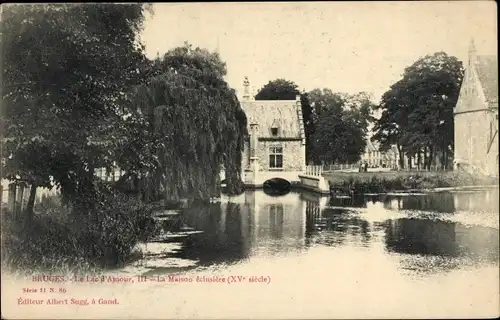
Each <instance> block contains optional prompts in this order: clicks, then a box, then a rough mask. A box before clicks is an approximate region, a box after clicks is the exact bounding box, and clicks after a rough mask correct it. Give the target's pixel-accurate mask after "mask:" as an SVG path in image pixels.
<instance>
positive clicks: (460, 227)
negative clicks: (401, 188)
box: [41, 188, 499, 319]
mask: <svg viewBox="0 0 500 320" xmlns="http://www.w3.org/2000/svg"><path fill="white" fill-rule="evenodd" d="M498 200H499V193H498V188H497V189H492V190H487V191H485V190H483V191H467V192H465V191H461V192H443V193H434V194H413V195H367V196H363V197H357V198H355V199H330V198H329V197H320V196H318V195H315V194H309V193H304V192H290V193H289V194H287V195H284V196H278V197H276V196H269V195H266V194H265V193H264V192H263V191H261V190H257V191H247V192H245V193H244V194H242V195H240V196H235V197H223V198H222V199H221V202H220V203H213V204H211V205H209V206H207V205H205V206H193V207H190V208H187V209H184V210H183V211H182V212H181V214H180V216H179V220H178V222H180V226H181V227H182V228H183V230H184V231H183V232H181V233H170V232H167V231H166V232H165V233H164V234H163V236H162V237H161V239H156V241H154V239H152V240H151V241H150V242H149V243H148V244H147V245H144V246H143V249H144V251H145V252H146V258H145V259H143V260H141V261H138V262H135V263H134V264H132V265H130V266H127V267H126V268H123V269H121V270H118V271H116V270H115V271H110V272H111V273H120V274H122V275H123V274H125V275H132V276H137V275H142V276H145V278H144V279H146V278H147V279H148V281H146V282H143V283H142V282H141V283H136V284H134V285H130V284H123V285H121V284H116V285H112V286H109V285H108V286H106V285H104V284H101V285H100V286H98V285H97V284H92V285H87V286H86V287H84V286H80V287H78V289H76V288H74V289H72V290H73V291H74V292H78V293H80V294H85V295H86V296H92V295H96V293H99V294H100V295H104V296H106V297H113V298H118V299H119V300H120V301H121V302H120V305H117V306H113V307H109V308H102V307H101V308H100V309H99V308H97V307H95V308H94V307H93V306H89V307H87V308H83V309H81V310H80V309H76V311H75V308H73V309H71V308H70V307H68V314H69V312H72V313H71V315H72V316H73V317H75V316H78V317H81V318H88V317H89V316H90V315H94V316H95V315H99V316H100V317H106V318H107V317H108V316H109V317H111V316H112V317H115V316H118V315H119V316H120V317H128V318H143V319H146V318H147V319H152V318H359V317H365V318H421V317H445V318H450V317H451V318H453V317H479V316H481V317H484V316H488V317H494V316H498V315H499V270H498V267H499V204H498ZM168 275H176V277H177V278H175V277H173V278H170V280H169V278H168ZM203 277H204V278H203ZM174 278H175V279H177V280H175V279H174ZM162 279H163V280H165V281H163V280H162ZM189 279H191V282H190V281H189ZM200 279H201V280H202V281H201V282H200V281H199V280H200ZM220 279H225V280H226V282H225V283H222V282H220ZM230 280H232V281H233V282H232V283H231V284H228V282H227V281H230ZM251 280H253V281H251ZM85 288H86V289H85ZM97 288H98V289H97ZM85 290H87V291H85ZM92 308H94V309H92ZM51 310H53V311H51ZM55 310H56V309H50V308H45V309H44V310H43V313H44V314H45V315H47V316H50V315H51V312H52V313H54V314H53V315H54V316H57V317H60V316H62V315H63V314H65V313H64V310H65V309H61V308H59V309H57V312H56V311H55ZM41 312H42V311H41ZM75 312H76V313H75Z"/></svg>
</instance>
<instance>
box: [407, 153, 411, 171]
mask: <svg viewBox="0 0 500 320" xmlns="http://www.w3.org/2000/svg"><path fill="white" fill-rule="evenodd" d="M411 158H412V156H410V155H408V169H409V170H411V168H412V166H411Z"/></svg>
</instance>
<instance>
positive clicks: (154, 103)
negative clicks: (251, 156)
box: [134, 44, 247, 200]
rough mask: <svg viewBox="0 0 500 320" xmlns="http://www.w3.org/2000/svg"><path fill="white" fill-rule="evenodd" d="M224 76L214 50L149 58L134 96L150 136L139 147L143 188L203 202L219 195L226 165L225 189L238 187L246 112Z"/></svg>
mask: <svg viewBox="0 0 500 320" xmlns="http://www.w3.org/2000/svg"><path fill="white" fill-rule="evenodd" d="M225 74H226V66H225V63H223V62H222V61H221V60H220V58H219V56H218V54H217V53H210V52H208V51H207V50H204V49H200V48H196V49H193V48H192V47H191V45H189V44H186V45H185V46H183V47H179V48H176V49H173V50H171V51H169V52H167V53H166V54H165V56H164V57H163V59H157V60H156V61H154V62H153V68H152V76H151V78H150V80H149V81H148V82H147V83H146V84H144V85H141V86H139V87H138V88H137V90H136V95H135V100H134V107H135V108H136V109H137V114H136V116H138V117H140V119H142V132H146V135H147V136H148V139H146V140H147V143H146V142H144V140H143V144H142V149H141V150H140V153H141V154H148V155H149V158H148V159H146V160H145V161H143V162H142V163H143V164H144V163H147V164H146V165H145V166H143V168H145V169H141V175H142V176H143V177H145V178H146V179H142V180H143V181H147V182H148V188H147V189H149V190H151V188H153V189H154V191H155V193H156V194H158V193H160V194H161V195H163V196H165V197H167V198H168V199H178V198H181V197H187V198H191V199H195V200H206V199H208V198H210V197H211V196H214V195H217V194H218V193H219V182H220V181H219V180H220V179H219V173H220V171H221V169H222V168H224V169H225V170H226V177H227V179H226V180H227V185H228V188H229V191H230V192H238V191H240V190H241V188H242V179H241V160H242V151H243V145H244V140H245V137H246V135H247V131H246V116H245V113H244V111H243V110H242V109H241V106H240V104H239V102H238V99H237V97H236V94H235V92H234V90H233V89H231V88H230V87H229V86H228V84H227V83H226V81H225V80H224V75H225ZM136 120H137V119H136Z"/></svg>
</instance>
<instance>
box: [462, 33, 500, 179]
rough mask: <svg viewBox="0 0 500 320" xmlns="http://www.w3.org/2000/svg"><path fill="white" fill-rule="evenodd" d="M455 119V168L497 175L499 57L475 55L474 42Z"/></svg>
mask: <svg viewBox="0 0 500 320" xmlns="http://www.w3.org/2000/svg"><path fill="white" fill-rule="evenodd" d="M454 119H455V153H454V155H455V159H454V164H455V168H457V167H469V168H472V169H477V170H479V171H481V172H482V173H485V174H488V175H493V176H498V59H497V56H485V55H477V53H476V49H475V46H474V42H473V41H471V43H470V47H469V59H468V63H467V66H466V69H465V75H464V79H463V81H462V86H461V89H460V95H459V98H458V101H457V104H456V106H455V110H454Z"/></svg>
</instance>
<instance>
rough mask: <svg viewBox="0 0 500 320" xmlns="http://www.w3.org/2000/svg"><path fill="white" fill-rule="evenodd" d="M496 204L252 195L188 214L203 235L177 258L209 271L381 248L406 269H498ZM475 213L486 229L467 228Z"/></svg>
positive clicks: (483, 198) (464, 198) (479, 198)
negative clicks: (313, 252)
mask: <svg viewBox="0 0 500 320" xmlns="http://www.w3.org/2000/svg"><path fill="white" fill-rule="evenodd" d="M495 196H496V198H495ZM491 199H498V189H497V190H496V191H495V190H493V191H491V192H490V191H488V192H481V193H475V194H471V193H436V194H430V195H404V196H396V195H376V196H364V197H353V198H350V199H347V198H345V199H328V198H322V197H319V196H317V195H314V194H309V193H297V192H290V193H289V194H286V195H283V196H279V197H274V196H269V195H266V194H265V193H264V192H262V191H246V192H245V193H244V194H243V195H240V196H236V197H231V198H226V199H223V201H222V202H221V203H215V204H210V205H206V204H205V205H193V206H191V207H189V208H186V209H184V210H183V212H182V214H181V216H182V224H183V227H186V226H187V227H190V228H193V229H195V230H201V231H203V232H202V233H198V234H193V235H189V236H186V237H184V238H182V239H181V240H179V241H181V245H182V249H181V250H179V251H177V252H176V253H175V254H172V256H173V257H178V258H183V259H189V260H195V261H198V266H208V265H214V264H220V263H234V262H239V261H243V260H245V261H248V260H250V261H251V259H252V258H254V257H257V256H260V257H272V256H275V255H281V254H299V253H300V252H303V251H304V250H308V248H311V247H316V246H320V247H321V246H322V247H342V248H352V250H374V248H375V247H377V248H378V249H377V250H379V249H380V248H382V250H379V251H377V252H379V253H380V254H381V255H388V256H394V257H397V259H399V263H400V264H401V265H403V267H404V268H408V269H410V268H420V269H422V270H434V269H436V268H438V267H437V266H438V265H441V266H446V268H455V267H457V266H460V265H464V264H471V263H480V262H481V261H487V262H488V263H491V262H493V263H494V262H495V261H496V260H498V256H499V243H498V237H499V232H498V226H497V227H495V225H494V224H493V225H484V223H483V224H481V223H482V222H484V219H481V217H487V216H490V218H491V219H492V221H493V222H494V221H495V220H496V221H498V202H495V201H491ZM327 205H328V206H327ZM495 210H496V211H495ZM462 211H466V212H465V213H464V214H463V215H462V216H461V215H460V214H457V212H462ZM391 212H392V213H397V215H396V217H394V214H391ZM473 212H480V213H479V217H480V218H479V220H478V221H479V222H481V223H479V224H471V225H469V226H467V225H466V223H465V222H466V221H465V222H464V221H462V220H460V219H465V220H467V219H468V217H470V215H471V214H472V213H473ZM464 217H465V218H464Z"/></svg>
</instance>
